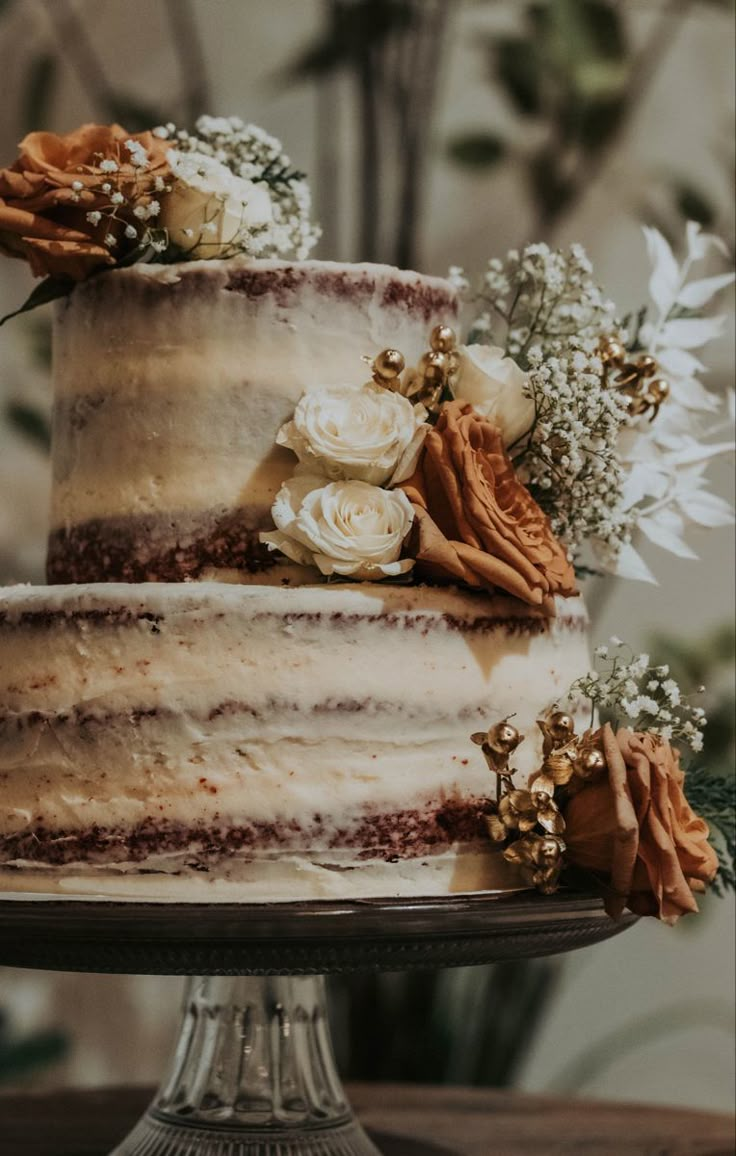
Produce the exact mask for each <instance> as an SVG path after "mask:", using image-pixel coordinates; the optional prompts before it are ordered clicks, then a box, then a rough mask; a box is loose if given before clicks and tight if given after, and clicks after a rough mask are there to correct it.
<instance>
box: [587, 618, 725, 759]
mask: <svg viewBox="0 0 736 1156" xmlns="http://www.w3.org/2000/svg"><path fill="white" fill-rule="evenodd" d="M595 658H596V669H595V670H593V671H591V672H590V673H589V674H586V675H583V676H582V678H579V679H577V680H576V681H575V682H574V683H573V685H572V687H571V688H570V698H571V700H572V701H573V702H575V701H578V702H579V701H580V700H581V699H587V700H588V701H589V702H590V705H591V714H594V713H595V712H596V711H598V712H599V713H600V715H601V716H602V717H603V718H604V719H605V720H606V721H612V722H613V723H614V724H615V723H619V724H620V723H623V724H625V725H626V726H628V727H630V728H631V729H632V730H636V731H652V732H653V733H654V734H658V735H661V736H662V738H664V739H668V740H669V739H682V740H683V741H684V742H685V743H687V744H688V746H690V747H691V749H692V750H693V751H701V750H702V749H703V727H705V725H706V723H707V719H706V717H705V711H704V710H703V708H702V707H699V706H691V705H690V703H689V701H688V699H687V697H686V696H685V695H683V693H682V691H681V690H680V687H679V685H678V684H677V682H676V681H675V679H673V678H671V677H670V670H669V667H668V666H666V665H665V666H652V665H651V664H650V660H649V655H648V654H638V655H634V653H633V651H632V650H631V649H630V647H628V646H627V645H626V644H625V643H623V642H622V641H621V640H620V639H619V638H611V639H610V645H607V646H599V647H597V648H596V651H595ZM704 689H705V688H704V687H700V688H699V693H702V692H703V691H704Z"/></svg>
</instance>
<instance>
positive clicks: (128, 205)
mask: <svg viewBox="0 0 736 1156" xmlns="http://www.w3.org/2000/svg"><path fill="white" fill-rule="evenodd" d="M123 148H124V149H125V151H126V152H127V154H128V156H127V162H126V163H127V164H129V165H130V166H131V167H132V168H133V169H134V171H135V179H134V181H133V187H132V189H131V182H130V178H129V176H128V175H127V174H126V176H125V178H123V176H122V172H121V157H120V156H118V157H117V159H116V158H114V157H106V156H103V155H102V154H101V153H100V154H97V156H96V157H95V160H96V161H97V165H96V170H97V171H98V172H99V173H100V174H101V176H102V178H104V179H101V180H100V183H99V184H98V185H97V186H96V187H95V188H94V192H95V193H96V194H98V196H99V194H100V193H102V194H104V196H106V197H107V202H106V203H103V204H100V205H99V208H97V209H90V211H89V212H88V213H87V214H86V219H87V221H88V222H89V224H90V225H93V226H94V227H95V228H97V227H98V226H99V225H102V224H104V225H105V228H106V232H105V233H104V236H103V238H102V243H103V244H104V245H105V246H106V247H107V248H108V249H114V248H116V246H117V244H118V238H117V236H116V235H115V232H114V231H113V229H114V226H113V222H115V223H117V224H118V225H119V226H120V231H121V232H122V234H123V235H124V236H125V238H126V239H127V240H129V241H134V240H137V241H138V243H139V247H140V249H141V250H142V251H143V250H147V249H150V250H153V252H155V253H161V252H163V250H164V249H165V248H166V240H165V238H164V236H163V235H162V231H161V230H160V229H155V228H153V227H152V225H151V222H156V218H158V216H159V214H160V212H161V203H160V201H158V200H156V199H155V197H152V196H151V193H150V188H151V186H150V178H149V179H148V180H147V181H145V183H144V174H145V172H146V170H147V169H148V168H149V167H150V160H149V156H148V152H147V151H146V149H145V148H144V147H143V145H142V144H141V142H140V141H136V140H133V139H132V138H130V139H128V140H126V141H124V143H123ZM93 171H94V170H93ZM87 187H89V186H87ZM153 187H154V190H155V191H156V192H158V193H164V192H168V191H169V190H170V186H168V185H167V184H166V182H165V181H164V180H163V178H162V177H156V178H155V180H154V185H153ZM84 188H85V185H84V184H83V182H82V181H73V182H72V192H73V194H74V195H73V197H72V199H73V200H76V201H79V200H81V199H82V191H83V190H84ZM131 217H134V218H135V219H136V220H137V221H140V222H141V224H140V226H137V225H135V224H133V222H132V220H131ZM156 223H157V222H156Z"/></svg>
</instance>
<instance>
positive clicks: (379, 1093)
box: [0, 1084, 736, 1156]
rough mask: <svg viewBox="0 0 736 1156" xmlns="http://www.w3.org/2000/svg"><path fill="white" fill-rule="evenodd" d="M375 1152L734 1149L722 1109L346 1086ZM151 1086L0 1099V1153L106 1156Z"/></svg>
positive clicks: (401, 1155)
mask: <svg viewBox="0 0 736 1156" xmlns="http://www.w3.org/2000/svg"><path fill="white" fill-rule="evenodd" d="M349 1094H350V1098H351V1101H352V1104H353V1106H354V1108H355V1109H356V1110H357V1112H358V1113H359V1115H360V1118H361V1120H362V1121H363V1123H364V1124H365V1126H366V1127H367V1129H368V1131H369V1132H370V1133H371V1135H372V1136H373V1137H374V1139H375V1140H376V1142H377V1144H378V1145H379V1147H380V1149H381V1151H382V1153H384V1156H570V1154H572V1153H575V1154H576V1156H734V1151H736V1141H735V1135H736V1134H735V1131H734V1121H733V1119H732V1118H731V1117H729V1116H722V1115H713V1114H711V1113H706V1112H683V1111H676V1110H674V1109H665V1108H647V1107H642V1106H640V1105H637V1104H631V1105H629V1104H627V1105H623V1104H615V1103H602V1102H597V1103H596V1102H589V1101H582V1100H578V1101H576V1100H560V1099H552V1098H549V1097H546V1096H525V1095H521V1094H519V1093H508V1092H498V1091H493V1090H487V1089H467V1088H426V1087H416V1086H411V1085H403V1086H401V1085H395V1084H393V1085H375V1084H374V1085H368V1084H363V1085H353V1086H352V1087H351V1088H350V1089H349ZM150 1096H151V1092H150V1090H148V1089H145V1088H144V1089H140V1088H105V1089H103V1090H100V1091H75V1092H63V1093H54V1094H52V1095H33V1094H29V1095H14V1096H8V1097H4V1098H3V1097H0V1156H107V1153H108V1152H109V1151H110V1150H111V1148H112V1147H113V1145H114V1144H115V1143H116V1142H117V1141H118V1140H120V1139H121V1138H122V1137H123V1136H124V1135H125V1133H126V1132H127V1131H128V1130H129V1129H130V1127H131V1126H132V1124H133V1122H134V1121H135V1120H136V1118H137V1117H138V1116H139V1115H140V1114H141V1113H142V1111H143V1109H144V1108H145V1106H146V1104H147V1103H148V1100H149V1098H150Z"/></svg>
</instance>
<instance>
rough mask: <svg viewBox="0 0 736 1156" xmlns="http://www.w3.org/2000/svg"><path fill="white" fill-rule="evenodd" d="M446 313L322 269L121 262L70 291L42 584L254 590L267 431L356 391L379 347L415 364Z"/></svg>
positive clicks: (414, 296)
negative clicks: (314, 400)
mask: <svg viewBox="0 0 736 1156" xmlns="http://www.w3.org/2000/svg"><path fill="white" fill-rule="evenodd" d="M456 310H457V305H456V295H455V291H454V290H453V288H452V286H451V285H450V284H449V283H448V282H447V281H443V280H440V279H438V278H434V277H426V276H423V275H420V274H418V273H407V272H403V271H401V270H399V269H393V268H390V267H388V266H385V265H345V264H336V263H333V262H328V261H304V262H301V263H288V262H282V261H270V260H268V261H252V260H248V259H246V258H233V259H232V260H228V261H193V262H189V263H185V264H179V265H136V266H134V267H132V268H130V269H119V270H114V271H112V272H110V273H106V274H105V276H104V277H97V278H92V279H91V280H90V281H87V282H85V283H83V284H82V285H79V286H78V287H77V288H76V289H75V290H74V293H72V294H71V296H70V297H69V298H68V299H67V300H65V301H64V302H63V303H62V304H60V305H59V306H58V308H57V311H56V320H55V326H54V393H55V402H54V429H53V471H54V484H53V492H52V506H51V520H52V524H51V534H50V539H49V554H48V574H49V580H50V581H52V582H95V581H102V582H108V581H125V582H148V581H162V580H163V581H173V582H179V581H182V580H183V579H186V578H196V577H201V576H202V575H206V574H208V573H209V572H211V571H212V570H220V571H223V570H230V571H233V570H235V571H239V573H238V575H237V577H238V579H239V580H240V581H247V580H251V581H261V580H262V579H261V578H259V577H258V575H259V573H260V572H261V571H262V570H263V569H264V568H273V567H274V565H275V560H274V557H273V555H272V554H270V553H269V551H268V550H267V548H266V547H265V546H263V545H262V544H261V543H260V542H259V540H258V533H259V531H260V530H262V529H265V528H270V527H271V526H272V522H271V505H272V503H273V499H274V497H275V495H276V493H277V491H278V489H279V487H280V485H281V483H282V482H283V481H284V479H285V478H286V477H287V476H288V475H289V474H291V472H292V470H293V456H292V455H291V454H290V453H289V452H288V450H285V449H283V448H281V447H279V446H277V445H276V434H277V432H278V430H279V428H280V426H281V425H282V424H283V423H284V422H285V421H287V420H288V419H289V418H290V417H291V416H292V414H293V412H294V408H295V406H296V404H297V402H298V401H299V399H300V397H301V396H302V394H303V393H305V392H309V391H310V390H313V389H317V388H320V389H321V388H323V387H325V386H331V385H341V386H343V385H348V386H349V385H353V386H355V387H356V388H359V387H360V386H361V384H362V383H363V382H364V381H366V380H367V379H368V378H369V377H370V370H369V368H368V366H367V365H366V364H365V363H364V362H363V360H362V359H363V358H367V359H368V360H369V361H370V359H371V358H373V357H375V355H376V354H377V353H378V352H379V351H380V350H381V349H383V348H384V347H386V346H395V347H396V348H398V349H401V350H402V351H403V352H404V354H405V356H406V357H407V358H408V359H409V361H410V363H411V362H412V361H415V360H417V359H418V358H419V356H420V354H421V353H422V351H423V350H424V349H425V348H426V345H427V338H428V335H429V332H430V330H431V328H432V326H433V325H435V324H437V323H438V322H440V321H449V322H452V321H453V319H454V317H455V314H456ZM276 565H277V566H278V564H276ZM254 575H255V577H254ZM293 576H294V568H293V567H288V566H286V565H282V566H280V567H278V569H277V574H275V575H272V578H274V580H281V579H282V578H284V577H291V578H292V579H293ZM313 577H314V576H313V575H311V578H310V580H311V579H313Z"/></svg>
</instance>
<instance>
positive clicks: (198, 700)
mask: <svg viewBox="0 0 736 1156" xmlns="http://www.w3.org/2000/svg"><path fill="white" fill-rule="evenodd" d="M586 663H587V646H586V620H585V614H584V610H583V607H582V604H581V601H580V599H567V600H560V601H559V603H558V606H557V616H556V617H554V618H550V617H548V616H545V615H543V614H542V613H541V612H540V611H538V610H535V609H533V608H530V607H528V606H525V605H524V604H522V603H520V602H518V601H515V600H512V599H508V598H496V597H491V596H489V595H485V594H472V593H464V592H460V591H457V590H452V589H438V588H429V587H423V586H416V587H410V586H406V587H401V586H387V585H381V584H378V583H363V584H355V585H342V586H302V587H296V588H287V589H283V588H278V587H270V588H269V587H265V586H260V587H258V586H234V585H223V584H218V583H213V582H203V583H186V584H185V583H179V584H158V585H153V584H140V585H128V584H109V585H103V584H95V585H80V586H59V587H44V588H36V589H33V588H29V587H15V588H11V589H9V590H8V591H7V592H6V593H5V594H4V596H3V599H2V608H1V609H0V702H2V704H3V705H2V714H1V715H0V793H1V797H2V800H3V808H2V813H1V814H0V864H2V868H0V870H1V871H2V874H1V876H0V882H1V883H2V886H3V887H4V888H5V889H6V890H8V889H9V890H19V889H23V890H29V889H31V890H32V889H35V890H39V891H57V892H62V893H66V894H75V893H77V894H80V893H85V892H87V893H95V894H108V895H116V896H119V897H136V896H147V897H148V898H153V899H165V898H181V899H189V900H191V899H201V898H202V897H208V898H224V899H227V898H233V897H238V898H242V899H248V900H269V899H273V900H285V899H300V898H322V897H343V898H349V897H357V896H371V895H396V896H399V895H432V894H438V893H446V892H452V891H465V890H478V889H490V890H493V889H499V888H500V889H503V888H508V887H510V886H514V885H518V882H519V880H518V878H517V877H516V876H515V875H514V874H513V873H512V870H511V868H510V867H508V865H506V863H505V862H504V860H503V858H502V856H501V855H500V853H498V852H493V851H492V850H491V846H492V845H491V843H490V841H489V839H488V834H487V830H486V826H485V820H484V815H485V813H486V810H487V802H488V797H489V795H490V794H491V793H492V784H491V776H490V774H489V772H488V769H487V767H486V765H485V761H484V759H483V757H482V755H481V753H480V751H479V750H478V749H477V747H474V746H473V745H472V744H471V743H470V741H469V735H470V733H471V732H473V731H475V730H477V729H478V728H482V727H483V726H484V725H487V723H488V719H489V717H503V716H504V715H508V714H512V713H514V714H515V718H514V723H515V725H517V726H518V728H519V729H520V730H521V731H522V732H524V731H526V732H527V734H528V735H529V738H528V740H527V741H526V742H525V743H524V744H522V746H521V747H520V748H519V752H518V755H519V758H518V760H517V762H518V764H519V766H520V768H521V769H522V771H523V769H524V768H525V767H526V768H528V769H531V768H532V767H533V766H534V765H535V760H536V762H537V763H538V758H539V753H540V751H539V743H538V742H537V740H536V739H535V738H534V732H537V734H538V733H539V732H538V730H537V728H536V726H535V719H536V716H537V714H538V712H539V710H540V709H541V708H542V707H543V706H544V705H546V704H548V703H550V702H552V701H554V700H555V698H556V697H558V696H560V695H562V694H563V693H564V691H565V690H566V688H567V687H568V685H569V683H570V682H571V681H572V679H573V678H574V677H575V676H576V675H578V674H579V673H580V671H581V669H584V668H585V665H586ZM540 738H541V736H540ZM525 747H528V749H526V750H525Z"/></svg>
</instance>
